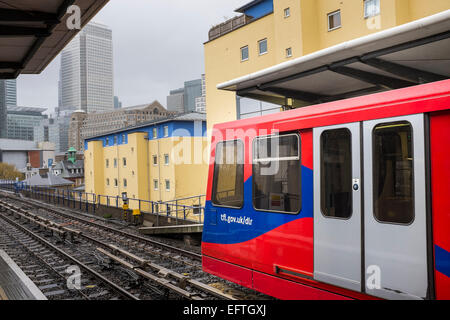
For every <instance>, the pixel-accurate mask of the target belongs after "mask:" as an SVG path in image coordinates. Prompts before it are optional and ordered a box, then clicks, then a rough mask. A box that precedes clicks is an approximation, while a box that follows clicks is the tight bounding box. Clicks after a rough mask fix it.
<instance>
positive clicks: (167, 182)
mask: <svg viewBox="0 0 450 320" xmlns="http://www.w3.org/2000/svg"><path fill="white" fill-rule="evenodd" d="M166 191H170V180H166Z"/></svg>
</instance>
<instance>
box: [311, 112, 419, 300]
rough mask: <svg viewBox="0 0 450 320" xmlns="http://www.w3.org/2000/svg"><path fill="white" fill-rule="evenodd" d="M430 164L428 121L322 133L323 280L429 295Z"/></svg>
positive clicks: (318, 228)
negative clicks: (426, 131)
mask: <svg viewBox="0 0 450 320" xmlns="http://www.w3.org/2000/svg"><path fill="white" fill-rule="evenodd" d="M425 159H426V157H425V125H424V115H412V116H404V117H398V118H389V119H379V120H373V121H366V122H363V123H352V124H345V125H340V126H332V127H325V128H317V129H314V278H315V279H316V280H318V281H322V282H325V283H329V284H332V285H336V286H339V287H343V288H347V289H351V290H355V291H362V292H365V293H367V294H370V295H373V296H377V297H380V298H387V299H421V298H426V297H427V291H428V270H427V205H426V185H427V184H426V175H425ZM361 168H362V169H363V171H361ZM362 281H363V282H362Z"/></svg>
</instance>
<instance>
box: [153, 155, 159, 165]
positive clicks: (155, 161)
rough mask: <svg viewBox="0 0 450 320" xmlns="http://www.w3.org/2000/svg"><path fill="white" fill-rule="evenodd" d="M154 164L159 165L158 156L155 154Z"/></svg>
mask: <svg viewBox="0 0 450 320" xmlns="http://www.w3.org/2000/svg"><path fill="white" fill-rule="evenodd" d="M153 165H154V166H157V165H158V156H153Z"/></svg>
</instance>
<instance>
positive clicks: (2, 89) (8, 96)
mask: <svg viewBox="0 0 450 320" xmlns="http://www.w3.org/2000/svg"><path fill="white" fill-rule="evenodd" d="M15 106H17V83H16V80H0V138H6V136H7V114H8V111H7V108H8V107H15Z"/></svg>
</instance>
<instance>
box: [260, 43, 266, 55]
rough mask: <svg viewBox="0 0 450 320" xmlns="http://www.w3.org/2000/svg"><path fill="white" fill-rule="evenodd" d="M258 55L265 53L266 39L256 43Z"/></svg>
mask: <svg viewBox="0 0 450 320" xmlns="http://www.w3.org/2000/svg"><path fill="white" fill-rule="evenodd" d="M258 48H259V55H263V54H266V53H267V39H263V40H260V41H258Z"/></svg>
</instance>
